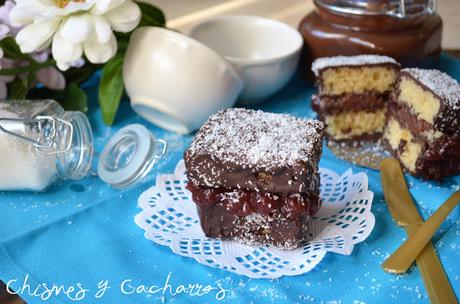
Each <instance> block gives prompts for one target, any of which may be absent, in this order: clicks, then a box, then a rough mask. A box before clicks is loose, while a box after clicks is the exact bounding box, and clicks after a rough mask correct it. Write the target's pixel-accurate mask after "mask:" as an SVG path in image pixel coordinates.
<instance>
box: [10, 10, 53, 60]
mask: <svg viewBox="0 0 460 304" xmlns="http://www.w3.org/2000/svg"><path fill="white" fill-rule="evenodd" d="M58 25H59V19H58V18H52V19H49V20H47V21H44V22H39V23H32V24H29V25H27V26H26V27H24V28H23V29H22V30H20V31H19V33H18V35H17V36H16V42H17V43H18V44H19V46H20V47H21V51H22V52H23V53H32V52H33V51H37V50H41V49H43V48H44V47H47V46H48V45H49V43H50V41H51V40H50V38H51V37H52V36H53V34H54V33H55V32H56V30H57V28H58Z"/></svg>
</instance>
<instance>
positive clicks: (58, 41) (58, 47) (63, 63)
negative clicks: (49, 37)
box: [51, 32, 83, 70]
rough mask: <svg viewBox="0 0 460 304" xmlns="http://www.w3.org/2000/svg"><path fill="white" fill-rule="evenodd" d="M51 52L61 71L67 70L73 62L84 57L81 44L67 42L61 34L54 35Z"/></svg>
mask: <svg viewBox="0 0 460 304" xmlns="http://www.w3.org/2000/svg"><path fill="white" fill-rule="evenodd" d="M51 51H52V53H53V58H54V59H55V60H56V63H57V66H58V68H59V69H60V70H67V69H68V68H69V65H70V63H71V62H73V61H75V60H78V59H80V58H81V56H82V55H83V48H82V45H81V44H74V43H72V42H71V41H69V40H66V39H65V38H64V37H62V36H61V35H60V34H59V32H58V33H56V34H55V35H54V39H53V45H52V48H51Z"/></svg>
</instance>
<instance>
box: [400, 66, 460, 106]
mask: <svg viewBox="0 0 460 304" xmlns="http://www.w3.org/2000/svg"><path fill="white" fill-rule="evenodd" d="M401 72H404V73H408V74H410V75H411V76H412V77H414V78H415V79H416V80H418V81H419V82H420V83H422V84H423V85H424V86H426V87H427V88H428V89H430V90H431V91H433V93H435V94H436V95H438V96H439V97H440V98H441V99H443V100H444V101H445V102H446V105H447V106H448V107H450V108H451V109H452V110H460V84H459V83H458V81H457V80H455V79H454V78H452V77H451V76H449V75H447V74H446V73H444V72H441V71H439V70H425V69H417V68H409V69H403V70H401Z"/></svg>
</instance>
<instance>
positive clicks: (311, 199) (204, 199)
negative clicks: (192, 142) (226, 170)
mask: <svg viewBox="0 0 460 304" xmlns="http://www.w3.org/2000/svg"><path fill="white" fill-rule="evenodd" d="M187 189H188V190H189V191H190V192H191V193H192V198H193V201H194V202H195V203H196V204H197V205H198V206H199V207H201V208H209V207H212V206H214V205H216V204H222V205H223V206H224V207H225V208H226V209H227V210H228V212H229V213H231V214H233V215H236V216H247V215H249V214H251V213H254V212H256V213H259V214H262V215H273V214H274V213H282V214H284V215H286V216H287V217H288V218H296V217H299V216H300V215H314V214H315V213H316V212H317V211H318V210H319V208H320V206H321V201H320V199H319V197H318V196H317V195H315V194H313V193H312V194H299V193H295V194H274V193H269V192H265V193H264V192H255V191H248V190H241V189H225V188H207V187H201V186H196V185H193V184H192V183H188V184H187Z"/></svg>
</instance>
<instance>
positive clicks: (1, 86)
mask: <svg viewBox="0 0 460 304" xmlns="http://www.w3.org/2000/svg"><path fill="white" fill-rule="evenodd" d="M7 95H8V89H7V88H6V83H4V82H3V81H0V99H5V98H6V96H7Z"/></svg>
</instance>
